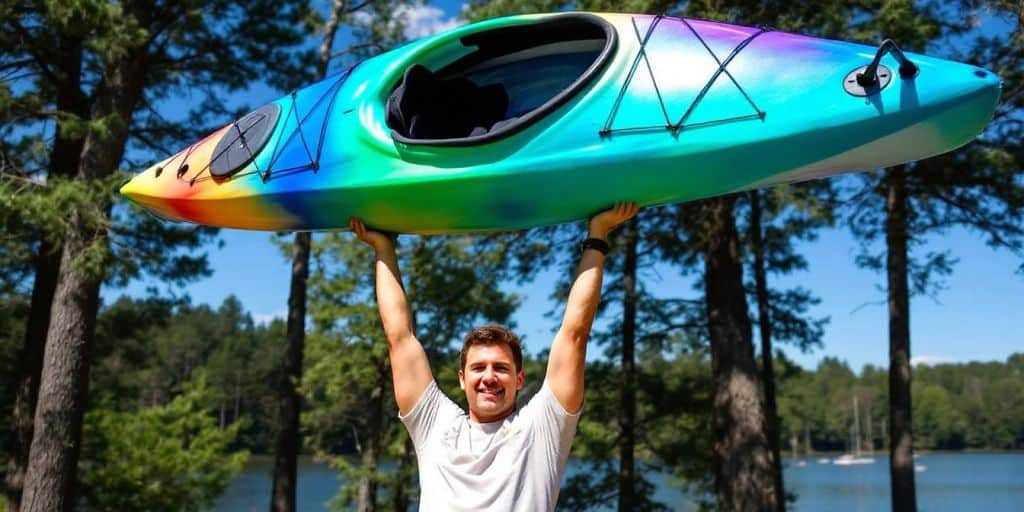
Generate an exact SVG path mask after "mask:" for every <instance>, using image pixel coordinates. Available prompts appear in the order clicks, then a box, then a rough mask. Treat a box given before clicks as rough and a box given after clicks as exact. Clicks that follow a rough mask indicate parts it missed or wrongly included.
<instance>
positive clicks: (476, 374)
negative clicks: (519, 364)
mask: <svg viewBox="0 0 1024 512" xmlns="http://www.w3.org/2000/svg"><path fill="white" fill-rule="evenodd" d="M525 379H526V376H525V374H524V373H523V372H522V371H519V372H517V371H516V363H515V359H513V357H512V349H510V348H509V347H508V346H507V345H474V346H472V347H469V351H468V352H467V353H466V366H465V367H464V368H463V369H461V370H459V386H461V387H462V389H463V390H464V391H465V392H466V401H467V402H469V417H470V419H472V420H473V421H476V422H477V423H491V422H494V421H499V420H502V419H504V418H505V417H506V416H508V415H510V414H512V411H513V410H515V405H516V392H517V391H519V390H520V389H521V388H522V387H523V382H524V380H525Z"/></svg>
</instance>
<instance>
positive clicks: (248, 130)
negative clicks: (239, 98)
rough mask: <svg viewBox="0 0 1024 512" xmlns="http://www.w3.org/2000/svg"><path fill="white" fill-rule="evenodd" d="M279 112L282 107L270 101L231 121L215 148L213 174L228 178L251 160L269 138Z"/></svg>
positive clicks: (212, 165) (217, 176) (216, 176)
mask: <svg viewBox="0 0 1024 512" xmlns="http://www.w3.org/2000/svg"><path fill="white" fill-rule="evenodd" d="M280 115H281V107H279V106H278V105H277V104H276V103H270V104H268V105H264V106H262V107H260V108H258V109H256V110H254V111H252V112H250V113H248V114H246V115H245V116H244V117H242V118H241V119H239V120H238V121H235V122H234V123H231V126H230V127H228V131H227V132H226V133H224V136H223V137H221V139H220V142H218V143H217V147H216V148H214V149H213V160H212V161H211V162H210V174H212V175H213V176H214V177H215V178H227V177H229V176H231V175H232V174H235V173H236V172H238V171H240V170H241V169H242V168H243V167H245V166H246V165H247V164H248V163H249V162H251V161H252V159H253V158H255V157H256V155H257V154H258V153H259V152H260V150H261V149H263V146H265V145H266V144H267V141H268V140H270V135H271V134H272V133H274V127H275V126H277V118H278V116H280Z"/></svg>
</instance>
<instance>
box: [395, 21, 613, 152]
mask: <svg viewBox="0 0 1024 512" xmlns="http://www.w3.org/2000/svg"><path fill="white" fill-rule="evenodd" d="M449 44H452V45H461V48H462V51H461V52H455V51H452V49H451V48H444V47H442V48H439V49H437V51H438V52H449V53H451V54H454V55H458V56H457V57H456V58H454V59H453V60H451V61H450V62H442V63H441V65H440V66H435V67H436V70H434V71H432V70H430V69H428V67H426V66H424V65H422V64H418V63H417V64H413V65H411V66H409V67H408V68H407V69H406V70H405V72H404V74H403V76H402V79H401V80H400V81H399V83H398V84H396V85H395V87H394V89H393V91H392V93H391V95H390V97H389V98H388V104H387V124H388V127H390V128H391V129H392V136H393V137H394V139H395V140H396V141H398V142H402V143H405V144H419V145H441V146H466V145H474V144H482V143H486V142H491V141H493V140H496V139H499V138H502V137H505V136H508V135H511V134H513V133H516V132H518V131H520V130H522V129H524V128H526V127H527V126H529V125H530V124H532V123H534V122H536V121H537V120H539V119H541V118H543V117H544V116H546V115H548V114H549V113H551V112H552V111H553V110H555V109H556V108H558V107H559V106H561V105H562V104H564V103H565V102H566V101H568V100H569V99H571V98H572V97H573V96H574V95H575V94H577V93H578V92H580V90H582V89H583V88H584V87H585V86H586V85H587V84H588V83H589V82H590V81H591V80H592V79H593V78H594V77H596V76H597V75H598V74H600V72H601V70H602V69H603V68H604V65H605V64H606V63H607V61H608V60H609V59H610V58H611V56H612V54H613V52H614V49H615V45H616V37H615V29H614V28H613V27H612V26H611V25H610V24H609V23H608V22H606V21H604V20H603V19H601V18H599V17H597V16H592V15H587V14H569V15H562V16H558V17H555V18H552V19H546V20H540V21H534V22H532V23H527V24H522V25H512V26H507V27H501V28H496V29H491V30H484V31H481V32H477V33H474V34H470V35H466V36H463V37H461V38H459V39H455V40H453V41H451V42H450V43H449ZM467 48H468V49H471V50H470V51H469V53H466V51H465V49H467ZM423 60H424V61H429V60H435V61H436V59H430V58H429V56H427V58H424V59H423Z"/></svg>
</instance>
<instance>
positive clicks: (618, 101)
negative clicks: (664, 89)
mask: <svg viewBox="0 0 1024 512" xmlns="http://www.w3.org/2000/svg"><path fill="white" fill-rule="evenodd" d="M666 18H667V19H670V20H673V21H678V22H680V23H682V24H683V25H685V26H686V28H687V29H689V31H690V32H691V33H692V34H693V35H694V37H696V38H697V40H698V41H700V43H701V45H702V46H703V47H704V49H705V50H707V52H708V54H710V55H711V58H713V59H715V62H716V63H717V64H718V69H717V70H716V71H715V72H714V73H713V74H712V75H711V77H710V78H709V79H708V81H707V83H706V84H704V87H703V88H702V89H701V91H700V92H699V93H697V96H696V97H694V99H693V101H692V102H691V103H690V105H689V107H687V109H686V112H685V113H684V114H683V115H682V116H681V117H680V118H679V120H678V121H675V122H673V121H672V120H671V118H670V116H669V113H668V107H667V105H666V103H665V98H664V97H663V96H662V93H661V88H660V87H658V81H657V80H656V79H655V77H654V68H653V66H652V65H651V61H650V59H649V57H648V54H647V44H648V42H650V40H651V36H652V35H653V34H654V30H655V28H657V26H658V25H659V23H661V21H662V20H663V19H666ZM632 23H633V31H634V34H635V35H636V38H637V42H639V43H640V50H639V51H638V52H637V55H636V58H635V59H634V60H633V64H632V65H631V66H630V69H629V73H627V74H626V79H625V80H624V81H623V83H622V87H621V88H620V89H619V94H618V96H617V97H616V98H615V103H614V104H613V105H612V109H611V112H609V114H608V118H607V120H606V121H605V124H604V127H603V128H602V129H601V130H600V132H598V133H599V134H600V135H601V136H602V137H607V136H610V135H611V134H612V133H616V132H620V133H621V132H636V131H650V130H656V129H662V128H663V129H665V130H666V131H669V132H671V133H673V134H677V133H679V132H680V131H682V130H683V129H684V128H687V127H692V126H707V125H713V124H721V123H727V122H732V121H744V120H751V119H764V117H765V112H764V111H763V110H761V109H760V108H759V107H758V106H757V104H756V103H754V100H753V99H751V97H750V95H749V94H747V91H746V90H744V88H743V86H742V85H740V83H739V82H738V81H736V78H735V77H733V76H732V73H729V70H728V69H726V68H727V67H728V66H729V63H730V62H732V60H733V59H734V58H736V56H737V55H739V53H740V52H741V51H743V50H744V49H745V48H746V47H747V46H748V45H749V44H750V43H751V42H752V41H753V40H754V39H756V38H757V37H758V36H760V35H761V34H764V33H766V32H770V31H771V29H769V28H767V27H758V30H757V32H754V33H753V34H751V35H750V36H748V37H747V38H746V39H744V40H743V41H742V42H740V43H739V44H738V45H736V47H735V48H733V49H732V51H731V52H730V53H729V55H728V56H727V57H726V58H725V60H722V59H719V58H718V55H716V54H715V52H714V50H712V49H711V47H710V46H708V44H707V42H706V41H705V40H704V38H703V37H701V35H700V33H699V32H697V30H696V29H695V28H694V27H693V25H691V24H690V22H689V21H687V20H686V19H685V18H676V17H671V16H666V15H664V14H658V15H656V16H655V17H654V19H653V20H652V21H651V23H650V25H648V27H647V30H646V32H645V33H644V34H643V35H641V33H640V28H639V27H638V26H637V18H636V17H634V18H633V19H632ZM641 61H643V62H644V65H645V66H646V67H647V72H648V74H649V75H650V78H651V83H652V84H653V85H654V91H655V94H656V96H657V97H658V104H659V105H660V106H661V113H662V115H663V116H664V119H665V124H663V125H650V126H634V127H628V128H615V127H613V126H612V124H613V123H614V122H615V116H616V115H617V114H618V112H619V108H620V107H621V106H622V101H623V99H624V98H625V95H626V91H627V90H628V89H629V86H630V84H631V83H632V82H633V78H634V77H635V76H636V70H637V68H638V67H639V66H640V62H641ZM722 75H725V76H726V77H728V78H729V80H730V81H731V82H732V83H733V85H735V86H736V88H737V89H738V90H739V92H740V94H742V95H743V98H744V99H745V100H746V101H747V103H748V104H749V105H750V106H751V108H753V109H754V112H755V113H753V114H750V115H744V116H735V117H729V118H723V119H719V120H715V121H703V122H700V123H694V124H690V125H688V124H686V121H687V120H688V119H689V118H690V115H691V114H692V113H693V111H694V110H695V109H696V108H697V106H698V105H699V104H700V102H701V101H702V100H703V99H704V97H705V96H706V95H707V94H708V91H710V90H711V87H712V86H713V85H714V84H715V82H716V81H717V80H718V78H719V77H721V76H722Z"/></svg>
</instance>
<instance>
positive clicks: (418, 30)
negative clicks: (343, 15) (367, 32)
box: [352, 4, 466, 41]
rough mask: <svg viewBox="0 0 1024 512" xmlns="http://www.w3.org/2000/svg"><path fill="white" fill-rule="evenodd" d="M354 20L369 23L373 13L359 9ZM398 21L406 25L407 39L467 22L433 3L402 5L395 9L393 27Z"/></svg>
mask: <svg viewBox="0 0 1024 512" xmlns="http://www.w3.org/2000/svg"><path fill="white" fill-rule="evenodd" d="M352 21H353V22H355V23H356V24H359V25H363V26H366V25H369V24H370V23H371V22H372V21H373V15H372V14H370V13H369V12H367V11H357V12H356V13H355V14H353V15H352ZM397 21H401V22H402V24H403V25H404V27H405V29H404V34H405V37H406V39H409V40H410V41H411V40H413V39H420V38H423V37H427V36H431V35H434V34H436V33H438V32H444V31H445V30H450V29H453V28H455V27H458V26H460V25H464V24H465V23H466V21H465V20H463V19H460V18H459V17H458V16H457V15H456V16H451V17H449V16H448V15H447V14H445V12H444V11H443V10H442V9H440V8H438V7H434V6H431V5H423V4H417V5H412V6H408V5H401V6H398V8H397V9H396V10H395V19H394V20H392V22H391V25H390V26H391V27H392V28H393V27H394V26H395V25H394V24H395V23H396V22H397Z"/></svg>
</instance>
